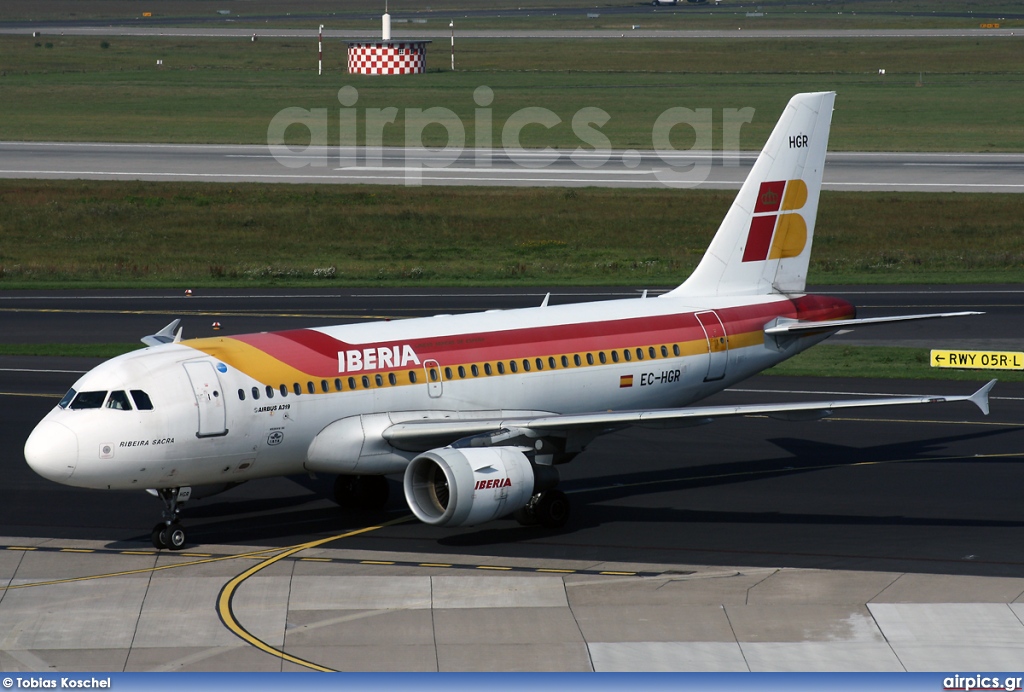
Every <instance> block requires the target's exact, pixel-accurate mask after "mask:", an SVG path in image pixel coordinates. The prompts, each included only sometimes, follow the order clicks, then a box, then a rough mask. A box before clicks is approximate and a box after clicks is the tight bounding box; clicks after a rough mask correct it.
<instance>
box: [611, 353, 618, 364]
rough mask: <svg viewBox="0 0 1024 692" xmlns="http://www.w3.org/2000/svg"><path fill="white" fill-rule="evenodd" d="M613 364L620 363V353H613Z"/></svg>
mask: <svg viewBox="0 0 1024 692" xmlns="http://www.w3.org/2000/svg"><path fill="white" fill-rule="evenodd" d="M612 362H613V363H618V362H619V352H618V351H612Z"/></svg>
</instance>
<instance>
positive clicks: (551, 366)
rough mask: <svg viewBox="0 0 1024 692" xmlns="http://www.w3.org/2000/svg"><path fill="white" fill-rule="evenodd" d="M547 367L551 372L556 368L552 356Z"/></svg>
mask: <svg viewBox="0 0 1024 692" xmlns="http://www.w3.org/2000/svg"><path fill="white" fill-rule="evenodd" d="M548 367H549V368H551V369H552V370H554V369H555V368H556V367H558V366H557V365H555V357H554V356H550V357H549V358H548Z"/></svg>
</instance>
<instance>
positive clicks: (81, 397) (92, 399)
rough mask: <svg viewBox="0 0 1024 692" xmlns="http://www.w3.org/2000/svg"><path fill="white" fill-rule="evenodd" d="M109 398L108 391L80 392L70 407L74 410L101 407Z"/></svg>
mask: <svg viewBox="0 0 1024 692" xmlns="http://www.w3.org/2000/svg"><path fill="white" fill-rule="evenodd" d="M106 398H107V393H106V392H79V393H78V396H76V397H75V400H74V401H72V402H71V406H70V408H71V409H72V410H74V411H78V410H80V409H86V408H100V407H101V406H103V401H104V400H105V399H106Z"/></svg>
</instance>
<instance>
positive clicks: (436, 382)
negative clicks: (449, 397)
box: [423, 360, 444, 399]
mask: <svg viewBox="0 0 1024 692" xmlns="http://www.w3.org/2000/svg"><path fill="white" fill-rule="evenodd" d="M423 375H424V376H425V377H426V378H427V394H429V395H430V398H431V399H437V398H440V396H441V392H442V387H443V386H444V385H443V384H442V383H441V366H440V365H438V363H437V361H436V360H425V361H423Z"/></svg>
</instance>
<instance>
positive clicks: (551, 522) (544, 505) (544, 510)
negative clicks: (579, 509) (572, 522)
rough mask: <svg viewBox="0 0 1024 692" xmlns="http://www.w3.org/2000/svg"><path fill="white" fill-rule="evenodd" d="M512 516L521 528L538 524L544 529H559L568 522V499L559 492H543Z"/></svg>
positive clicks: (552, 490)
mask: <svg viewBox="0 0 1024 692" xmlns="http://www.w3.org/2000/svg"><path fill="white" fill-rule="evenodd" d="M512 516H513V517H515V520H516V521H518V522H519V523H520V524H522V525H523V526H536V525H538V524H540V525H541V526H543V527H544V528H546V529H560V528H562V527H563V526H565V524H566V522H567V521H569V498H568V497H566V496H565V493H563V492H562V491H561V490H557V489H554V488H553V489H551V490H545V491H543V492H540V493H537V494H536V495H534V496H533V497H531V498H530V501H529V502H527V503H526V506H525V507H523V508H522V509H517V510H516V511H515V512H514V513H513V514H512Z"/></svg>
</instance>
